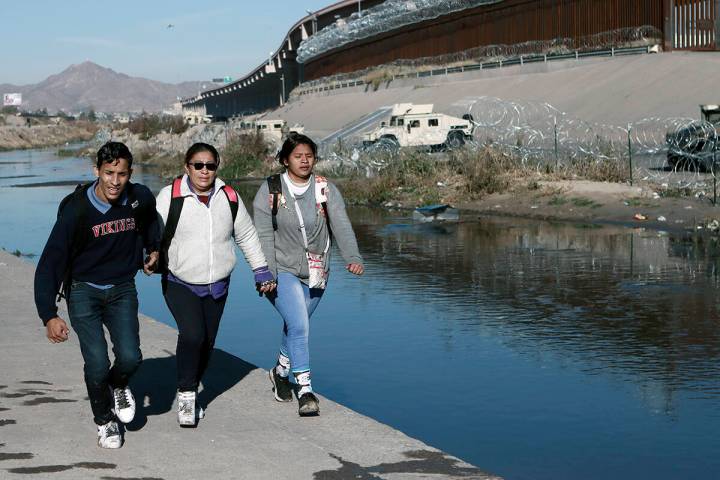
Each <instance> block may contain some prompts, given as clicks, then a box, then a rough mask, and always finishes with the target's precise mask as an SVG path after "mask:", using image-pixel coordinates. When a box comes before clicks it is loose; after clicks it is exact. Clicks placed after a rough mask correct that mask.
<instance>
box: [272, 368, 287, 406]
mask: <svg viewBox="0 0 720 480" xmlns="http://www.w3.org/2000/svg"><path fill="white" fill-rule="evenodd" d="M269 377H270V383H272V391H273V393H274V394H275V400H277V401H278V402H292V400H293V395H292V385H290V379H289V378H288V377H283V376H281V375H280V374H279V373H277V367H275V368H273V369H271V370H270V372H269Z"/></svg>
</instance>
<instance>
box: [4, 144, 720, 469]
mask: <svg viewBox="0 0 720 480" xmlns="http://www.w3.org/2000/svg"><path fill="white" fill-rule="evenodd" d="M19 175H33V176H36V178H28V179H27V183H28V184H30V183H35V184H37V183H40V182H66V183H68V186H64V187H63V186H58V185H56V186H45V187H36V188H26V189H19V188H13V187H11V186H10V185H14V184H16V183H20V182H19V181H18V180H17V178H18V177H17V176H19ZM10 176H15V177H16V178H14V179H12V180H9V179H7V178H8V177H10ZM90 176H91V170H90V168H89V164H88V161H87V160H78V159H56V158H54V156H53V155H52V154H50V153H48V152H37V151H36V152H11V153H9V154H8V153H5V154H0V201H1V202H3V204H4V205H6V206H7V205H11V204H12V203H11V202H18V201H22V202H23V203H24V204H25V205H26V206H27V209H26V210H25V212H32V214H31V215H28V214H27V213H22V212H19V211H18V209H10V208H8V207H5V208H4V209H3V217H2V228H0V246H3V247H5V248H6V249H8V250H14V249H16V248H18V249H20V250H22V251H23V252H30V253H39V251H40V249H41V248H42V246H43V244H44V242H45V239H46V238H47V234H48V232H49V230H50V228H51V225H52V220H53V219H54V215H55V212H56V209H57V202H58V201H59V199H60V198H62V196H64V195H65V194H67V193H68V192H69V191H70V190H71V189H72V186H71V185H72V184H74V182H76V181H77V180H87V179H89V178H90ZM3 177H4V178H3ZM135 179H136V180H137V181H141V182H142V183H146V184H149V186H150V187H151V188H152V189H153V190H154V191H157V190H158V189H159V188H160V186H161V185H162V182H160V181H159V180H157V179H156V178H155V177H152V176H150V175H145V176H143V174H142V172H139V171H138V172H136V176H135ZM256 188H257V182H250V183H247V184H243V185H242V186H241V188H240V190H241V195H242V197H243V198H244V200H245V204H246V205H247V206H248V207H249V206H250V204H251V201H252V197H253V196H254V192H255V190H256ZM351 216H352V220H353V224H354V225H355V226H356V231H357V234H358V241H359V243H360V248H361V251H362V252H363V254H364V256H365V259H366V267H367V268H366V272H367V273H366V274H365V275H364V276H363V277H361V278H355V277H352V276H350V275H349V274H347V273H345V272H343V265H342V263H341V259H340V256H339V255H335V257H334V262H335V263H334V265H333V273H332V275H331V280H330V286H329V289H328V293H327V295H326V296H325V297H324V298H323V302H322V303H321V306H320V307H319V309H318V311H317V313H316V315H315V317H314V318H313V324H312V325H313V326H312V329H313V333H312V338H311V340H312V362H313V377H314V379H315V381H314V382H313V383H314V384H316V386H317V388H318V390H319V391H320V392H321V393H322V394H324V395H327V396H329V397H330V398H332V399H334V400H337V401H339V402H341V403H343V404H345V405H348V406H349V407H351V408H353V409H355V410H357V411H360V412H361V413H364V414H367V415H370V416H372V417H373V418H376V419H378V420H380V421H382V422H385V423H388V424H390V425H392V426H395V427H397V428H399V429H401V430H403V431H404V432H406V433H408V434H409V435H412V436H415V437H418V438H420V439H422V440H424V441H426V442H428V443H429V444H431V445H433V446H436V447H438V448H441V449H443V450H447V451H449V452H451V453H453V454H455V455H458V456H460V457H461V458H463V459H465V460H468V461H470V462H471V463H474V464H476V465H478V466H480V467H481V468H483V469H486V470H488V471H491V472H494V473H497V474H500V475H503V476H505V477H506V478H509V479H515V478H522V479H576V478H583V479H601V478H628V479H630V478H632V479H635V478H656V479H662V478H668V479H669V478H684V479H685V478H715V477H719V476H720V455H718V454H719V453H720V441H718V440H717V431H718V430H719V429H720V384H719V382H718V380H717V373H718V363H719V362H718V360H719V358H720V333H718V332H720V328H719V327H720V320H719V319H720V315H719V311H720V299H719V297H718V293H717V292H718V287H719V282H720V280H719V279H718V267H719V264H718V262H719V258H720V256H719V255H718V251H719V247H718V242H717V241H716V240H715V239H702V240H697V239H696V240H691V239H688V238H683V236H677V235H665V234H658V233H657V232H651V231H642V230H632V229H626V228H620V227H603V228H585V227H587V226H573V225H568V224H548V223H537V222H530V221H522V220H517V219H512V220H504V219H499V218H481V219H478V220H477V222H475V221H473V222H472V223H460V224H413V223H412V221H411V220H410V219H409V214H407V213H406V212H401V213H397V212H396V213H388V212H384V211H377V210H372V209H364V208H356V209H352V210H351ZM138 287H139V290H140V297H141V298H140V300H141V309H142V310H143V312H145V313H146V314H149V315H150V316H153V317H155V318H158V319H159V320H161V321H163V322H166V323H168V324H170V325H174V324H173V321H172V318H171V317H170V315H169V314H168V312H167V309H166V307H165V305H164V303H163V302H162V299H161V297H160V294H159V286H158V282H157V278H149V279H148V278H145V277H144V276H142V275H139V276H138ZM279 338H280V322H279V320H278V318H277V314H276V313H275V312H274V310H273V309H272V308H271V307H270V306H269V305H268V304H267V302H266V301H265V300H264V299H259V298H258V297H257V294H256V293H255V292H254V291H253V289H252V280H251V275H250V272H249V269H248V267H247V265H245V264H244V263H243V262H240V263H239V264H238V269H237V271H236V273H235V274H234V275H233V281H232V287H231V293H230V298H229V300H228V306H227V308H226V314H225V317H224V319H223V324H222V327H221V332H220V337H219V339H218V346H219V347H220V348H223V349H225V350H227V351H229V352H231V353H234V354H236V355H239V356H241V357H242V358H244V359H246V360H248V361H250V362H253V363H256V364H258V365H261V366H263V367H266V368H267V367H271V366H272V364H273V361H274V358H275V355H276V352H277V346H278V345H277V343H278V341H279ZM271 399H272V397H271V396H270V394H269V396H268V401H271Z"/></svg>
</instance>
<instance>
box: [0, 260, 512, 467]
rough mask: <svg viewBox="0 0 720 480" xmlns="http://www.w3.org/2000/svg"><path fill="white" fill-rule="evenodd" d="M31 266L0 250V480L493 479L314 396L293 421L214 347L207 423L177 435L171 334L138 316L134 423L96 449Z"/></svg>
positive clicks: (256, 373)
mask: <svg viewBox="0 0 720 480" xmlns="http://www.w3.org/2000/svg"><path fill="white" fill-rule="evenodd" d="M33 271H34V267H33V266H32V265H31V264H29V263H27V262H24V261H22V260H21V259H18V258H17V257H15V256H13V255H10V254H8V253H7V252H0V287H2V288H0V331H1V332H2V335H0V365H2V368H1V369H0V478H2V479H5V478H8V479H11V478H43V479H45V478H49V479H57V480H64V479H77V478H83V479H106V480H107V479H109V480H113V479H117V480H120V479H126V480H132V479H136V480H139V479H147V480H149V479H166V480H170V479H173V480H174V479H198V478H202V479H204V480H209V479H226V478H227V479H230V478H232V479H238V478H253V479H256V478H259V479H263V478H268V479H276V478H288V479H291V478H292V479H304V478H308V479H344V478H363V479H410V478H412V479H417V478H473V479H490V478H492V479H495V478H498V477H494V476H491V475H488V474H486V473H483V472H482V471H481V470H479V469H477V468H476V467H473V466H472V465H469V464H467V463H464V462H462V461H460V460H458V459H457V458H455V457H452V456H450V455H447V454H445V453H443V452H440V451H438V450H436V449H434V448H432V447H429V446H428V445H425V444H424V443H422V442H420V441H418V440H415V439H413V438H410V437H408V436H406V435H405V434H403V433H401V432H399V431H396V430H394V429H392V428H390V427H388V426H386V425H383V424H380V423H378V422H376V421H374V420H372V419H370V418H367V417H364V416H362V415H360V414H358V413H355V412H353V411H351V410H349V409H347V408H344V407H342V406H341V405H338V404H336V403H334V402H332V401H330V400H327V399H324V398H321V416H320V417H316V418H300V417H298V415H297V408H296V404H295V403H292V404H280V403H277V402H275V401H274V400H273V398H272V394H271V392H270V383H269V381H268V379H267V372H266V371H264V370H262V369H260V368H257V367H255V366H254V365H251V364H249V363H247V362H244V361H243V360H241V359H240V358H237V357H234V356H232V355H230V354H227V353H225V352H223V351H220V350H218V351H216V352H215V355H214V357H213V360H212V363H211V366H210V368H209V371H208V374H207V381H206V383H205V390H204V391H203V392H202V393H201V395H200V397H201V399H203V398H204V400H205V403H209V406H208V409H207V416H206V417H205V419H204V420H202V421H201V423H200V425H199V426H198V428H196V429H180V428H179V427H178V425H177V422H176V416H175V405H174V397H175V389H174V379H175V357H174V353H173V352H174V343H175V338H176V332H175V330H173V329H172V328H170V327H168V326H166V325H163V324H161V323H159V322H157V321H155V320H153V319H151V318H148V317H141V341H142V350H143V356H144V359H145V360H144V362H143V365H142V367H141V368H140V370H139V372H138V374H137V375H136V376H135V378H134V379H133V383H132V385H131V386H132V388H133V391H134V393H135V397H136V399H137V401H138V411H137V414H136V417H135V420H134V421H133V423H131V424H129V425H128V426H127V431H126V434H125V445H124V446H123V448H122V449H120V450H102V449H100V448H98V447H97V446H96V443H95V441H96V438H95V427H94V425H93V423H92V418H91V413H90V408H89V404H88V402H87V400H86V392H85V386H84V383H83V380H82V358H81V356H80V350H79V347H78V343H77V339H76V337H75V335H74V332H71V335H70V340H69V341H68V342H66V343H64V344H59V345H52V344H50V343H49V342H48V341H47V340H46V338H45V335H44V327H43V326H42V324H41V322H40V321H39V320H38V318H37V315H36V313H35V307H34V304H33V296H32V278H33ZM141 309H142V305H141ZM61 315H62V316H63V317H64V318H67V316H66V312H65V309H64V305H63V308H62V309H61ZM320 393H322V392H320ZM397 408H403V406H402V405H398V406H397ZM418 421H422V419H418Z"/></svg>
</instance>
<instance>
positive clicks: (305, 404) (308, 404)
mask: <svg viewBox="0 0 720 480" xmlns="http://www.w3.org/2000/svg"><path fill="white" fill-rule="evenodd" d="M298 414H299V415H300V416H301V417H315V416H317V415H320V401H319V400H318V398H317V397H316V396H315V394H314V393H313V392H305V393H303V394H302V395H300V396H299V397H298Z"/></svg>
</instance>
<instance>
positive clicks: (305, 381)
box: [295, 371, 312, 397]
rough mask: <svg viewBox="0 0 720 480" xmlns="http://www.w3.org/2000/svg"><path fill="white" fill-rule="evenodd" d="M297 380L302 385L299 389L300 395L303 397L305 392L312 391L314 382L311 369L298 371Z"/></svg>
mask: <svg viewBox="0 0 720 480" xmlns="http://www.w3.org/2000/svg"><path fill="white" fill-rule="evenodd" d="M295 381H296V382H297V384H298V386H299V387H300V390H299V391H298V397H301V396H302V395H303V394H305V393H308V392H312V383H311V381H310V372H309V371H307V372H300V373H296V374H295Z"/></svg>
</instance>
